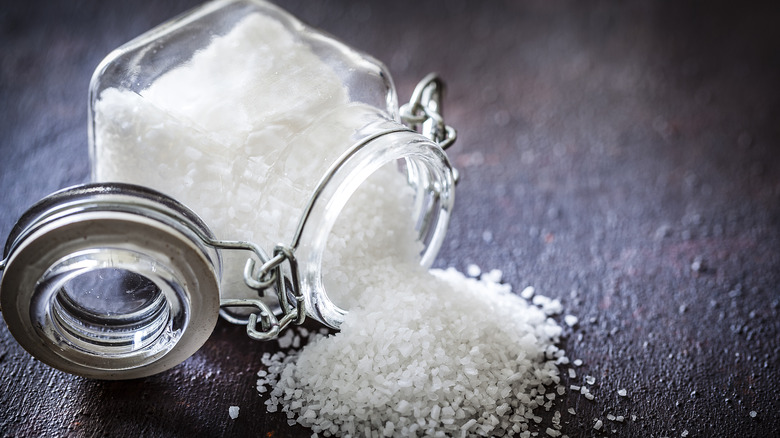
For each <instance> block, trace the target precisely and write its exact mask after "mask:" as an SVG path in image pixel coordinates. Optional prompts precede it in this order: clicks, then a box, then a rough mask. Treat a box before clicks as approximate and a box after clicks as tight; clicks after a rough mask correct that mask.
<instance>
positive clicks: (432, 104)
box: [399, 73, 457, 150]
mask: <svg viewBox="0 0 780 438" xmlns="http://www.w3.org/2000/svg"><path fill="white" fill-rule="evenodd" d="M443 94H444V81H442V80H441V78H439V76H438V75H437V74H436V73H430V74H428V75H427V76H425V77H424V78H423V79H422V80H421V81H420V82H419V83H418V84H417V86H416V87H415V88H414V91H413V92H412V97H411V99H409V103H406V104H404V105H402V106H401V108H400V109H399V113H400V116H401V121H402V122H403V123H404V124H405V125H407V126H408V127H409V128H411V129H414V130H415V131H417V130H419V131H420V133H421V134H423V135H424V136H426V137H428V138H429V139H431V140H432V141H434V142H436V143H438V144H439V146H441V148H442V149H445V150H446V149H447V148H448V147H450V146H452V144H453V143H455V139H456V138H457V131H455V128H453V127H452V126H450V125H447V124H445V123H444V116H443V115H442V97H443Z"/></svg>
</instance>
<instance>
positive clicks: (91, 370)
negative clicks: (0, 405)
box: [0, 183, 220, 379]
mask: <svg viewBox="0 0 780 438" xmlns="http://www.w3.org/2000/svg"><path fill="white" fill-rule="evenodd" d="M204 235H205V236H209V237H210V236H211V233H210V232H209V230H208V228H207V227H206V226H205V224H204V223H203V221H202V220H200V219H199V218H198V217H197V215H195V214H194V213H193V212H192V211H190V210H188V209H187V208H186V207H185V206H184V205H182V204H180V203H178V202H176V201H175V200H173V199H171V198H169V197H167V196H165V195H163V194H161V193H158V192H155V191H153V190H150V189H146V188H143V187H139V186H133V185H127V184H116V183H111V184H89V185H82V186H77V187H73V188H69V189H65V190H62V191H59V192H57V193H54V194H52V195H50V196H48V197H46V198H44V199H43V200H41V201H40V202H39V203H37V204H36V205H34V206H33V207H32V208H30V209H29V210H28V211H27V212H26V213H25V214H24V215H23V216H22V218H21V219H20V220H19V221H18V222H17V224H16V225H15V226H14V228H13V230H12V232H11V234H10V236H9V238H8V241H7V243H6V246H5V266H4V269H3V271H4V272H3V276H2V281H0V308H2V311H3V317H4V319H5V321H6V324H7V325H8V328H9V331H10V332H11V334H12V335H13V336H14V338H16V340H17V341H18V342H19V343H20V344H21V345H22V347H24V348H25V349H26V350H27V351H28V352H30V353H31V354H32V355H33V356H35V357H36V358H38V359H39V360H41V361H43V362H44V363H46V364H48V365H50V366H53V367H55V368H58V369H61V370H63V371H66V372H69V373H73V374H78V375H82V376H86V377H92V378H100V379H130V378H137V377H144V376H148V375H152V374H155V373H159V372H161V371H164V370H166V369H169V368H171V367H173V366H175V365H177V364H178V363H180V362H182V361H184V360H185V359H187V358H188V357H189V356H191V355H192V354H193V353H195V351H197V350H198V349H199V348H200V347H201V346H202V345H203V344H204V343H205V342H206V340H207V339H208V337H209V335H210V334H211V332H212V331H213V329H214V326H215V325H216V321H217V318H218V314H219V306H220V300H219V269H220V260H219V256H218V254H217V253H216V252H215V251H213V249H209V248H208V247H206V246H205V245H203V244H202V241H201V239H199V237H198V236H204Z"/></svg>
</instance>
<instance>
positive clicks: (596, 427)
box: [593, 419, 604, 430]
mask: <svg viewBox="0 0 780 438" xmlns="http://www.w3.org/2000/svg"><path fill="white" fill-rule="evenodd" d="M603 425H604V423H603V422H602V421H601V420H599V419H596V424H594V425H593V428H594V429H596V430H601V426H603Z"/></svg>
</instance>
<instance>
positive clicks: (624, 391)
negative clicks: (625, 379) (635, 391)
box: [618, 388, 628, 397]
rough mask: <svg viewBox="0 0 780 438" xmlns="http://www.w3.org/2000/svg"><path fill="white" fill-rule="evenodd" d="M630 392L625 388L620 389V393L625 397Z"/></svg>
mask: <svg viewBox="0 0 780 438" xmlns="http://www.w3.org/2000/svg"><path fill="white" fill-rule="evenodd" d="M627 394H628V392H627V391H626V390H625V389H622V388H621V389H618V395H619V396H621V397H625V396H626V395H627Z"/></svg>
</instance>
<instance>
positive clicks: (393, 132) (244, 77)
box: [89, 0, 454, 327]
mask: <svg viewBox="0 0 780 438" xmlns="http://www.w3.org/2000/svg"><path fill="white" fill-rule="evenodd" d="M89 105H90V109H89V117H90V120H89V141H90V156H91V162H92V176H93V179H94V180H95V181H98V182H108V181H111V182H124V183H132V184H140V185H144V186H147V187H150V188H152V189H155V190H158V191H160V192H163V193H165V194H167V195H169V196H171V197H173V198H175V199H177V200H178V201H181V202H182V203H184V204H185V205H187V206H188V207H190V208H191V209H193V210H194V211H195V212H196V213H197V214H198V215H200V216H201V217H202V218H203V219H204V221H205V222H206V224H207V225H208V226H209V227H210V228H211V230H212V231H213V232H214V234H215V235H216V236H217V237H218V238H222V239H235V240H243V241H250V242H254V243H257V244H259V245H260V246H263V247H266V248H268V247H273V246H274V245H277V244H283V245H288V246H290V247H292V249H294V250H295V251H296V258H297V260H298V261H299V262H300V267H301V284H300V287H301V289H302V293H303V296H304V297H305V298H306V304H307V306H306V307H307V311H308V312H309V313H310V314H311V315H312V316H314V317H315V318H317V319H319V320H320V321H322V322H325V323H326V324H329V325H331V326H334V327H337V326H338V325H339V324H340V321H341V320H343V315H344V310H343V309H342V308H341V307H340V306H336V305H334V304H333V303H332V302H331V301H330V300H329V299H328V294H327V291H325V287H324V285H323V284H324V283H323V281H322V275H323V274H322V263H323V260H324V259H327V255H326V251H327V240H328V235H329V233H330V231H331V229H332V228H333V226H334V224H335V223H336V220H337V218H338V216H339V213H340V211H341V209H342V208H343V207H344V205H345V204H346V202H347V200H348V199H349V197H350V196H351V195H352V193H353V192H355V191H356V190H357V189H358V187H360V186H361V184H362V183H363V182H364V181H365V180H366V179H367V178H369V177H370V176H371V175H372V174H373V173H374V172H376V171H378V170H379V169H381V168H384V167H387V166H398V167H399V168H400V169H401V170H402V172H400V173H399V178H402V179H403V181H404V183H405V184H406V185H407V186H409V187H410V191H411V193H412V196H411V201H410V203H412V204H413V207H412V208H411V210H410V211H411V212H412V213H411V214H412V215H413V218H412V219H411V222H410V223H411V224H412V225H411V226H412V227H414V228H415V229H416V230H415V232H416V233H417V236H418V237H419V239H420V241H421V242H422V245H421V251H420V252H421V255H420V261H421V263H423V264H426V265H429V264H430V263H431V262H432V261H433V259H434V257H435V255H436V253H437V251H438V248H439V246H440V244H441V240H442V238H443V235H444V232H445V230H446V225H447V221H448V218H449V212H450V210H451V208H452V203H453V196H454V194H453V190H454V184H453V177H452V169H451V167H450V165H449V163H448V161H447V157H446V155H445V154H444V152H443V151H442V150H441V148H440V147H439V146H438V145H437V144H436V143H434V142H432V141H430V140H428V139H426V138H425V137H423V136H421V135H419V134H417V133H415V132H413V131H410V130H408V129H406V128H404V127H403V126H402V125H401V124H400V122H399V117H398V104H397V97H396V93H395V90H394V87H393V84H392V80H391V79H390V75H389V74H388V72H387V71H386V69H385V68H384V67H383V66H382V65H381V64H380V63H379V62H377V61H376V60H373V59H372V58H370V57H368V56H366V55H364V54H362V53H358V52H356V51H354V50H353V49H351V48H349V47H347V46H346V45H344V44H342V43H340V42H338V41H336V40H335V39H333V38H331V37H329V36H327V35H325V34H323V33H320V32H318V31H316V30H314V29H311V28H308V27H306V26H305V25H303V24H302V23H300V22H299V21H298V20H296V19H295V18H293V17H291V16H290V15H289V14H287V13H286V12H284V11H282V10H280V9H278V8H277V7H275V6H273V5H270V4H267V3H264V2H260V1H252V0H237V1H236V0H226V1H216V2H212V3H208V4H206V5H204V6H202V7H200V8H198V9H196V10H194V11H192V12H189V13H186V14H184V15H182V16H180V17H178V18H176V19H174V20H172V21H170V22H168V23H166V24H163V25H161V26H160V27H158V28H156V29H154V30H152V31H150V32H148V33H146V34H144V35H142V36H140V37H138V38H137V39H135V40H133V41H131V42H130V43H128V44H126V45H124V46H123V47H120V48H119V49H117V50H116V51H114V52H113V53H112V54H110V55H109V56H108V57H107V58H106V59H105V60H104V61H103V62H102V63H101V65H100V66H99V67H98V69H97V70H96V72H95V74H94V76H93V79H92V83H91V85H90V98H89ZM388 208H392V206H390V207H388ZM245 259H246V256H245V254H241V253H230V254H228V253H225V254H223V260H224V265H223V276H222V279H221V285H220V291H221V294H222V295H223V296H229V297H250V296H253V295H255V294H256V292H255V291H253V290H251V289H248V288H246V287H245V285H244V279H243V275H242V272H241V271H242V269H243V265H244V263H243V261H244V260H245Z"/></svg>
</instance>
